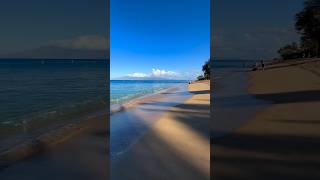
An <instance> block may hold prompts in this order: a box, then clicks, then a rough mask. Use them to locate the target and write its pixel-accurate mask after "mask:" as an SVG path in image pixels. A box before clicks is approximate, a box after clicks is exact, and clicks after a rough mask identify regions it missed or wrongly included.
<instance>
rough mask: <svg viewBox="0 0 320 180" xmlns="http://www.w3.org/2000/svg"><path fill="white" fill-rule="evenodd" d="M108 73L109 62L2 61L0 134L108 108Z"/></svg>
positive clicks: (0, 64)
mask: <svg viewBox="0 0 320 180" xmlns="http://www.w3.org/2000/svg"><path fill="white" fill-rule="evenodd" d="M107 73H108V71H107V62H106V60H33V59H8V60H3V59H2V60H0V83H1V88H0V102H1V104H0V114H1V117H0V131H1V130H4V129H5V128H18V129H19V128H20V127H21V126H22V125H23V124H26V123H27V124H32V123H35V122H36V123H37V124H41V123H42V124H45V123H46V121H51V122H52V123H54V122H55V121H63V120H67V119H71V118H72V117H77V116H81V115H83V114H85V113H90V112H93V111H96V110H97V109H103V108H105V107H106V104H107V93H106V83H107V79H106V77H107Z"/></svg>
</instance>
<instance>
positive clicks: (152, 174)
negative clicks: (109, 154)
mask: <svg viewBox="0 0 320 180" xmlns="http://www.w3.org/2000/svg"><path fill="white" fill-rule="evenodd" d="M209 86H210V85H209V82H208V81H206V82H197V83H194V84H191V85H189V92H190V93H191V94H192V96H191V97H190V98H189V99H187V100H186V101H184V102H182V103H179V104H176V105H174V106H172V104H171V103H170V102H171V101H170V100H171V99H168V102H166V103H155V104H153V106H151V107H148V111H149V114H150V115H152V114H153V113H154V112H159V110H160V112H162V113H161V115H159V116H156V117H154V119H155V120H156V121H155V122H154V124H152V126H150V127H149V129H148V131H147V132H146V133H145V134H144V135H143V136H142V137H140V138H139V139H138V140H137V142H136V143H134V144H133V145H132V146H131V147H130V149H129V150H128V151H126V152H125V153H122V154H121V155H120V156H118V157H117V158H115V159H113V160H112V161H111V178H112V179H119V180H121V179H209V178H210V145H209V140H210V129H209V120H210V93H209ZM170 104H171V105H170ZM135 115H136V116H138V117H139V115H137V114H135ZM141 118H142V117H141ZM111 141H112V140H111Z"/></svg>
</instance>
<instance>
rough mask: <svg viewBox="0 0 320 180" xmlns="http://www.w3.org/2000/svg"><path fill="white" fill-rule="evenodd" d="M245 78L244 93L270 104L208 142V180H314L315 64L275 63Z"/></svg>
mask: <svg viewBox="0 0 320 180" xmlns="http://www.w3.org/2000/svg"><path fill="white" fill-rule="evenodd" d="M249 76H250V86H249V91H250V92H251V93H252V94H253V95H255V96H256V97H257V98H259V99H262V100H265V101H268V102H270V103H272V104H271V105H268V106H267V107H266V108H263V109H262V110H260V111H258V113H257V114H256V115H255V116H254V117H253V118H250V119H249V120H248V121H246V122H244V123H243V124H242V125H241V126H239V127H238V128H236V129H234V130H233V132H231V133H229V134H227V135H226V136H223V137H219V138H215V139H213V144H212V149H211V152H212V165H213V177H214V179H217V180H219V179H223V180H228V179H233V180H234V179H246V180H248V179H260V180H261V179H319V178H320V171H319V167H320V154H319V152H320V111H319V107H320V62H319V61H310V60H307V61H294V62H288V63H280V64H275V65H271V66H269V67H267V68H266V70H265V71H255V72H249ZM216 108H219V107H216ZM235 109H237V107H235ZM214 121H223V119H214ZM228 121H230V120H228Z"/></svg>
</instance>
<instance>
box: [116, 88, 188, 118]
mask: <svg viewBox="0 0 320 180" xmlns="http://www.w3.org/2000/svg"><path fill="white" fill-rule="evenodd" d="M185 85H186V84H185V83H181V84H180V85H173V86H171V87H168V88H165V89H162V90H159V91H156V92H152V93H147V94H144V95H142V96H139V97H136V98H133V99H131V100H129V101H128V102H124V103H122V104H113V105H110V115H112V114H114V113H117V112H121V111H124V110H127V109H130V108H133V107H135V106H137V105H139V104H143V103H144V102H147V101H150V100H152V99H156V98H157V97H158V96H161V95H162V94H165V93H172V92H174V91H176V90H177V89H179V87H181V86H185Z"/></svg>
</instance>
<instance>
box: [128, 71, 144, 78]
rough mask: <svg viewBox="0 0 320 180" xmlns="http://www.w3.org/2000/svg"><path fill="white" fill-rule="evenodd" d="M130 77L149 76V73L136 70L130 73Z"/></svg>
mask: <svg viewBox="0 0 320 180" xmlns="http://www.w3.org/2000/svg"><path fill="white" fill-rule="evenodd" d="M128 76H129V77H136V78H144V77H148V76H149V75H147V74H145V73H139V72H135V73H132V74H128Z"/></svg>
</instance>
